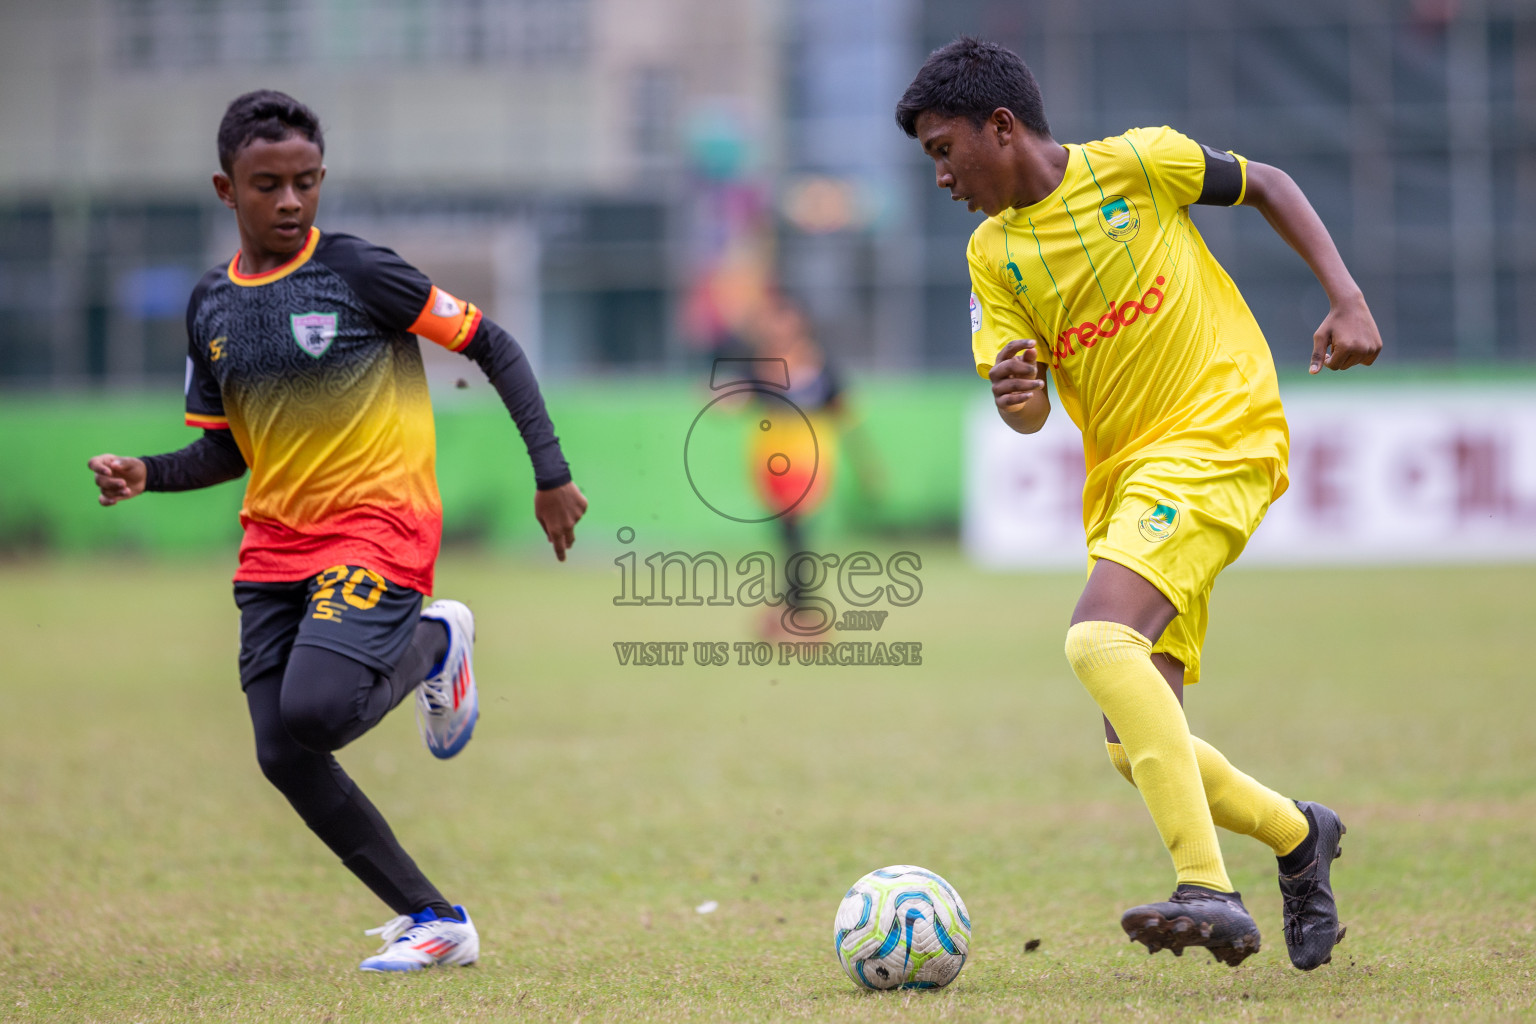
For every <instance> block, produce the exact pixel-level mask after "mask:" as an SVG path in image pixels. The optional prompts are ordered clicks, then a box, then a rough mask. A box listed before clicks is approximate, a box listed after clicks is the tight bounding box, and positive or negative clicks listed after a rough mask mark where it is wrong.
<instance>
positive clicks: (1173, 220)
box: [966, 127, 1290, 529]
mask: <svg viewBox="0 0 1536 1024" xmlns="http://www.w3.org/2000/svg"><path fill="white" fill-rule="evenodd" d="M1066 149H1067V153H1068V158H1067V169H1066V174H1065V176H1064V177H1063V178H1062V181H1061V184H1060V185H1058V186H1057V187H1056V189H1055V191H1053V192H1052V193H1051V194H1050V195H1048V196H1046V197H1045V198H1044V199H1041V200H1040V201H1039V202H1037V203H1034V204H1032V205H1030V206H1025V207H1017V208H1013V209H1009V210H1005V211H1004V212H1003V213H1001V214H999V215H998V216H996V217H989V218H988V219H987V220H986V221H984V222H983V223H982V224H981V225H980V226H979V227H977V229H976V230H975V232H973V233H972V235H971V241H970V245H969V246H968V247H967V250H966V258H967V260H968V262H969V264H970V272H971V289H972V291H971V348H972V351H973V353H974V355H975V359H976V372H977V373H979V374H981V375H982V376H983V377H985V376H986V375H987V371H988V370H990V369H991V368H992V365H993V363H995V362H996V361H997V354H998V352H999V350H1000V349H1002V347H1003V346H1004V345H1006V344H1007V343H1008V342H1010V341H1015V340H1019V339H1034V340H1035V341H1036V343H1037V345H1036V351H1037V352H1038V357H1039V360H1040V363H1041V365H1042V366H1047V365H1048V366H1049V368H1050V372H1049V376H1050V377H1054V378H1055V390H1056V394H1057V396H1058V398H1059V400H1060V404H1061V406H1062V407H1063V408H1064V409H1065V410H1066V412H1067V415H1068V416H1070V417H1071V418H1072V422H1073V423H1075V424H1076V425H1077V427H1078V429H1079V430H1081V431H1082V432H1083V457H1084V461H1085V464H1086V468H1087V482H1086V483H1085V484H1084V486H1083V523H1084V525H1085V527H1088V528H1090V529H1091V527H1092V526H1093V525H1094V524H1095V523H1098V522H1099V521H1101V520H1102V519H1103V517H1104V516H1105V515H1107V514H1108V512H1109V509H1108V502H1109V496H1110V494H1111V493H1112V492H1113V482H1114V479H1115V478H1116V476H1117V474H1118V471H1119V469H1120V468H1122V467H1124V466H1126V465H1127V464H1129V463H1130V462H1131V461H1132V460H1134V459H1138V458H1143V457H1146V456H1149V455H1180V456H1196V457H1199V458H1205V459H1211V460H1213V461H1224V460H1237V459H1245V460H1246V459H1267V460H1273V465H1274V477H1275V490H1274V495H1273V497H1279V496H1280V494H1281V493H1282V492H1283V491H1284V490H1285V488H1286V485H1287V479H1286V473H1285V463H1286V456H1287V453H1288V449H1289V445H1290V435H1289V432H1288V430H1287V428H1286V425H1285V414H1284V412H1283V410H1282V409H1281V406H1280V389H1279V386H1278V383H1277V381H1276V379H1275V364H1274V360H1273V358H1272V357H1271V356H1270V352H1269V346H1268V344H1267V343H1266V342H1265V340H1264V335H1263V332H1262V331H1260V330H1259V325H1258V322H1257V321H1256V320H1254V318H1253V313H1252V312H1250V311H1249V309H1248V304H1247V303H1246V302H1244V301H1243V297H1242V295H1241V294H1239V292H1238V290H1237V286H1236V285H1235V284H1233V283H1232V279H1231V278H1230V277H1229V276H1227V272H1226V271H1225V270H1223V269H1222V267H1221V264H1219V263H1218V262H1216V258H1215V257H1214V256H1212V255H1211V252H1210V250H1209V249H1207V248H1206V245H1205V241H1204V239H1202V238H1201V237H1200V232H1199V231H1197V230H1196V229H1195V225H1194V223H1193V222H1192V221H1191V220H1190V216H1189V206H1190V204H1191V203H1194V202H1196V201H1197V200H1200V199H1202V198H1204V200H1205V201H1207V202H1210V201H1211V200H1212V194H1211V193H1210V192H1209V191H1207V177H1208V175H1209V176H1212V177H1214V175H1215V174H1216V173H1217V172H1219V173H1220V174H1222V175H1224V176H1226V177H1225V180H1226V181H1228V182H1229V183H1230V188H1229V189H1228V190H1226V191H1224V192H1223V193H1222V194H1221V195H1220V196H1219V197H1217V198H1219V200H1220V201H1221V202H1223V203H1225V204H1236V203H1238V202H1241V201H1242V196H1243V193H1244V192H1245V191H1246V188H1247V180H1248V179H1247V161H1246V160H1245V159H1243V158H1242V157H1240V156H1237V155H1235V154H1232V153H1218V152H1217V151H1215V150H1211V149H1208V148H1206V147H1203V146H1201V145H1200V144H1199V143H1197V142H1195V141H1194V140H1193V139H1191V138H1189V137H1188V136H1185V135H1181V134H1180V133H1178V132H1176V131H1174V130H1173V129H1171V128H1167V127H1163V128H1135V129H1132V130H1131V131H1128V132H1126V133H1125V134H1124V135H1121V136H1118V137H1116V138H1110V139H1103V140H1100V141H1098V142H1090V143H1087V144H1085V145H1068V146H1067V147H1066ZM1208 168H1211V170H1210V171H1208Z"/></svg>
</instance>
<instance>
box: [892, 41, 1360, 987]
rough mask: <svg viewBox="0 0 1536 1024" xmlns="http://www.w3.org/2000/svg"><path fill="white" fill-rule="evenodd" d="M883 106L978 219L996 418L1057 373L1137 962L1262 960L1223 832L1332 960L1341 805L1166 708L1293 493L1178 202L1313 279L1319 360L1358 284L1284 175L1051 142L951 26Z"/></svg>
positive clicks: (1044, 126)
mask: <svg viewBox="0 0 1536 1024" xmlns="http://www.w3.org/2000/svg"><path fill="white" fill-rule="evenodd" d="M896 120H897V123H898V124H899V125H900V126H901V128H902V129H903V130H904V131H905V132H906V133H907V134H908V135H909V136H911V137H912V138H915V139H917V140H918V141H919V142H920V143H921V144H922V147H923V151H924V152H925V153H927V154H928V156H929V157H930V158H931V159H932V160H933V163H934V168H935V175H936V183H937V184H938V186H939V187H940V188H942V189H945V190H947V191H948V192H949V193H950V195H951V197H952V198H953V199H955V200H957V201H960V202H964V203H965V204H966V207H967V209H969V210H972V211H978V210H979V211H981V212H983V213H985V214H986V216H987V219H986V220H985V221H983V222H982V224H981V225H979V226H978V227H977V228H976V229H975V231H974V233H973V234H972V236H971V241H970V246H969V248H968V250H967V259H968V262H969V265H970V275H971V287H972V295H971V347H972V351H973V355H974V359H975V366H976V371H977V373H979V374H980V375H981V376H982V377H984V378H987V379H989V380H990V381H991V385H992V393H993V398H994V402H995V403H996V406H997V410H998V413H999V415H1001V417H1002V419H1003V422H1004V423H1006V424H1008V426H1009V427H1011V428H1012V429H1013V430H1015V431H1018V432H1019V433H1024V434H1029V433H1034V432H1035V431H1037V430H1039V429H1040V428H1041V427H1042V426H1043V425H1044V423H1045V420H1046V416H1047V415H1048V414H1049V413H1050V411H1051V402H1050V399H1049V398H1048V397H1047V392H1046V380H1047V377H1048V376H1049V377H1054V379H1055V382H1056V392H1057V398H1058V400H1059V401H1060V403H1061V405H1062V406H1063V407H1064V408H1065V409H1066V412H1067V414H1068V415H1069V416H1070V417H1071V419H1072V421H1073V423H1074V424H1076V425H1077V426H1078V427H1079V429H1081V430H1082V432H1083V442H1084V449H1085V459H1086V463H1087V471H1088V472H1087V482H1086V484H1085V486H1084V489H1083V521H1084V524H1085V526H1086V532H1087V540H1088V552H1089V560H1090V570H1089V577H1088V584H1087V587H1086V588H1085V589H1084V591H1083V594H1082V598H1081V600H1080V601H1079V602H1078V605H1077V608H1076V610H1075V611H1074V612H1073V615H1072V624H1071V627H1070V629H1069V630H1068V632H1067V642H1066V652H1067V657H1068V660H1069V661H1070V663H1071V666H1072V669H1073V672H1074V673H1075V674H1076V675H1077V677H1078V679H1079V680H1080V681H1081V682H1082V684H1083V686H1084V687H1085V688H1086V689H1087V690H1088V692H1089V694H1090V695H1091V696H1092V697H1093V699H1094V701H1095V703H1097V704H1098V706H1099V708H1100V710H1101V711H1102V712H1103V713H1104V722H1105V738H1106V743H1107V747H1108V751H1109V755H1110V760H1111V761H1112V762H1113V763H1114V765H1115V767H1116V768H1117V769H1118V770H1119V771H1120V773H1121V774H1122V775H1124V776H1125V778H1126V780H1127V781H1128V782H1130V783H1131V784H1132V785H1134V786H1136V788H1137V789H1138V790H1139V791H1140V792H1141V795H1142V798H1143V800H1144V801H1145V802H1146V805H1147V809H1148V810H1149V811H1150V812H1151V815H1152V819H1153V821H1154V823H1155V824H1156V826H1157V829H1158V832H1159V833H1160V835H1161V837H1162V839H1163V843H1164V845H1165V846H1166V847H1167V849H1168V851H1169V854H1170V855H1171V857H1172V859H1173V862H1174V867H1175V870H1176V872H1177V883H1176V888H1175V891H1174V893H1173V895H1172V896H1171V897H1170V898H1169V899H1168V900H1166V901H1164V902H1160V903H1151V904H1145V905H1142V906H1138V907H1133V908H1131V909H1130V910H1127V911H1126V912H1125V914H1124V915H1123V916H1122V918H1121V925H1122V927H1123V928H1124V929H1125V931H1126V933H1127V934H1128V935H1129V936H1130V937H1131V938H1132V939H1133V940H1134V941H1138V942H1141V943H1143V944H1144V945H1146V947H1147V950H1148V952H1153V953H1155V952H1157V951H1158V950H1160V949H1171V950H1173V951H1174V953H1176V954H1178V953H1182V951H1183V950H1184V948H1185V947H1187V946H1192V945H1193V946H1204V947H1206V948H1207V949H1209V950H1210V951H1211V953H1212V955H1213V956H1214V957H1216V958H1217V959H1218V960H1221V961H1222V962H1223V963H1227V964H1229V965H1233V966H1235V965H1237V964H1238V963H1241V962H1242V961H1243V960H1244V959H1246V958H1247V957H1248V956H1251V955H1252V954H1253V953H1255V952H1257V951H1258V949H1259V930H1258V926H1257V925H1256V924H1255V923H1254V921H1253V918H1252V916H1251V915H1250V914H1249V913H1248V911H1247V909H1246V908H1245V907H1244V906H1243V903H1242V898H1241V896H1240V895H1239V894H1238V893H1237V892H1236V891H1234V889H1233V886H1232V883H1231V881H1230V879H1229V878H1228V876H1227V871H1226V866H1225V864H1224V862H1223V859H1222V854H1221V847H1220V845H1219V842H1218V840H1217V837H1216V826H1217V825H1220V826H1222V827H1224V828H1227V829H1230V830H1232V831H1234V832H1238V833H1241V834H1243V835H1249V836H1253V837H1254V838H1256V839H1258V840H1259V841H1260V842H1263V843H1264V844H1265V845H1267V846H1268V847H1269V848H1270V849H1271V850H1273V851H1274V853H1275V855H1276V857H1277V858H1278V870H1279V883H1280V891H1281V895H1282V897H1283V917H1284V925H1285V939H1286V946H1287V949H1288V950H1289V952H1290V957H1291V962H1292V963H1293V964H1295V966H1297V967H1299V968H1301V969H1303V970H1311V969H1313V968H1315V967H1318V966H1320V965H1321V964H1324V963H1327V962H1328V961H1329V960H1330V959H1331V958H1332V954H1333V947H1334V945H1335V944H1336V943H1337V942H1338V941H1339V940H1341V939H1342V938H1343V937H1344V929H1343V927H1341V926H1340V925H1339V920H1338V909H1337V906H1336V904H1335V901H1334V896H1333V890H1332V883H1331V878H1330V866H1331V864H1332V861H1333V859H1334V858H1335V857H1337V856H1338V855H1339V853H1340V850H1341V848H1340V846H1339V839H1340V837H1341V836H1342V835H1343V833H1344V826H1343V824H1342V822H1341V821H1340V819H1339V816H1338V815H1337V814H1336V813H1334V812H1333V811H1332V810H1331V809H1329V808H1327V807H1325V806H1323V805H1322V804H1318V803H1298V802H1296V801H1292V800H1290V799H1287V798H1286V797H1284V796H1282V795H1281V794H1279V793H1277V792H1275V791H1274V790H1272V789H1269V788H1268V787H1266V786H1263V785H1261V784H1260V783H1259V782H1257V781H1255V780H1254V779H1252V778H1250V777H1249V776H1247V775H1245V774H1243V773H1242V772H1240V771H1238V770H1237V769H1236V768H1234V767H1233V766H1232V765H1231V764H1230V763H1229V762H1228V761H1227V760H1226V758H1225V757H1223V756H1222V754H1221V752H1220V751H1218V750H1217V749H1216V748H1215V747H1213V746H1211V745H1210V744H1209V743H1206V742H1205V741H1204V740H1201V739H1200V738H1198V737H1195V736H1192V735H1191V734H1190V731H1189V724H1188V722H1187V720H1186V719H1185V717H1184V712H1183V708H1182V701H1183V694H1184V686H1185V685H1186V684H1193V683H1195V682H1197V681H1198V680H1199V678H1200V649H1201V646H1202V645H1203V643H1204V639H1205V629H1206V610H1207V606H1208V602H1209V599H1210V591H1211V588H1212V586H1213V585H1214V584H1215V580H1216V576H1217V574H1218V573H1219V572H1220V571H1221V570H1222V569H1223V568H1224V567H1225V566H1227V565H1229V564H1230V563H1231V562H1233V561H1234V560H1235V559H1236V558H1237V557H1238V555H1239V554H1240V553H1241V552H1242V550H1243V547H1244V546H1245V545H1246V543H1247V541H1248V538H1249V537H1250V536H1251V535H1252V533H1253V531H1254V530H1255V529H1256V528H1257V527H1258V525H1259V522H1260V521H1261V520H1262V519H1263V517H1264V513H1265V512H1266V511H1267V509H1268V507H1269V504H1270V502H1271V501H1273V500H1274V499H1275V498H1278V497H1279V496H1280V495H1281V494H1282V493H1283V492H1284V491H1285V488H1286V456H1287V451H1288V447H1289V432H1288V429H1287V427H1286V423H1285V416H1284V412H1283V411H1282V409H1281V406H1280V389H1279V385H1278V382H1277V380H1276V376H1275V367H1274V360H1273V358H1272V357H1271V355H1270V352H1269V347H1268V345H1267V343H1266V342H1265V340H1264V336H1263V333H1262V332H1261V331H1260V330H1259V326H1258V323H1257V322H1256V321H1255V320H1254V318H1253V314H1252V313H1251V312H1249V310H1248V306H1247V304H1246V303H1245V302H1244V301H1243V297H1242V295H1241V294H1240V293H1239V292H1238V290H1237V287H1236V285H1235V284H1233V282H1232V279H1231V278H1230V277H1229V276H1228V275H1227V273H1226V271H1225V270H1223V269H1222V267H1221V265H1220V264H1219V263H1217V261H1216V259H1215V257H1214V256H1212V255H1211V252H1210V250H1209V249H1207V248H1206V245H1205V243H1204V241H1203V240H1202V239H1201V237H1200V233H1199V232H1198V231H1197V230H1196V229H1195V227H1194V225H1193V223H1192V222H1191V221H1190V217H1189V207H1190V206H1191V205H1192V204H1206V205H1214V206H1235V205H1240V204H1241V205H1246V206H1251V207H1254V208H1255V209H1257V210H1259V211H1260V212H1261V213H1263V214H1264V216H1265V218H1266V219H1267V220H1268V221H1269V223H1270V225H1271V226H1272V227H1274V229H1275V231H1276V232H1277V233H1278V234H1279V235H1280V237H1282V238H1283V239H1285V241H1286V242H1287V243H1289V244H1290V245H1291V247H1292V248H1293V249H1295V250H1296V251H1297V253H1298V254H1300V255H1301V257H1302V258H1303V259H1304V260H1305V261H1306V263H1307V265H1308V266H1309V267H1310V268H1311V269H1312V271H1313V273H1314V274H1316V276H1317V278H1318V281H1319V282H1320V283H1321V284H1322V286H1323V290H1324V291H1325V292H1326V293H1327V295H1328V299H1329V302H1330V305H1331V308H1330V310H1329V312H1328V316H1327V318H1326V319H1325V320H1324V321H1323V323H1322V325H1321V326H1320V327H1319V328H1318V330H1317V332H1316V334H1315V335H1314V337H1313V346H1312V358H1311V367H1310V368H1311V372H1313V373H1317V372H1318V371H1319V370H1321V369H1322V368H1324V367H1327V368H1329V369H1332V370H1344V369H1347V368H1349V367H1351V366H1355V365H1357V364H1365V365H1369V364H1370V363H1372V362H1373V361H1374V360H1375V359H1376V355H1377V353H1378V352H1379V351H1380V348H1381V337H1380V335H1379V333H1378V331H1377V329H1376V324H1375V321H1374V319H1373V318H1372V316H1371V312H1370V310H1369V308H1367V306H1366V303H1365V299H1364V296H1363V295H1362V294H1361V292H1360V289H1359V287H1358V286H1357V285H1356V284H1355V282H1354V280H1353V278H1352V277H1351V276H1350V274H1349V271H1348V270H1347V269H1346V268H1345V266H1344V262H1343V260H1342V259H1341V258H1340V256H1339V253H1338V250H1337V248H1336V247H1335V246H1334V244H1333V240H1332V239H1331V238H1330V237H1329V235H1328V231H1327V229H1326V228H1325V227H1324V226H1323V224H1322V221H1321V220H1320V219H1319V218H1318V216H1317V214H1316V213H1315V212H1314V211H1313V209H1312V206H1311V204H1310V203H1308V201H1307V199H1306V197H1305V196H1304V195H1303V194H1302V192H1301V190H1300V189H1299V188H1298V187H1297V186H1296V184H1295V182H1293V181H1292V180H1291V178H1290V177H1289V176H1288V175H1286V174H1285V173H1284V172H1282V171H1280V170H1277V169H1276V168H1274V167H1270V166H1268V165H1266V164H1261V163H1258V162H1254V161H1248V160H1246V159H1244V158H1243V157H1241V156H1238V155H1236V154H1234V153H1231V152H1224V151H1221V150H1217V149H1213V148H1211V147H1210V146H1202V145H1201V144H1199V143H1197V142H1195V141H1194V140H1192V139H1190V138H1188V137H1186V136H1184V135H1181V134H1180V133H1178V132H1176V131H1174V130H1173V129H1171V128H1167V127H1164V128H1151V129H1149V128H1135V129H1132V130H1131V131H1128V132H1126V133H1125V134H1124V135H1121V136H1118V137H1115V138H1110V139H1104V140H1101V141H1099V142H1091V143H1087V144H1084V145H1066V146H1063V145H1062V144H1060V143H1058V142H1057V141H1056V140H1055V139H1054V138H1052V137H1051V132H1050V126H1049V124H1048V123H1047V121H1046V118H1045V113H1044V109H1043V105H1042V102H1041V98H1040V90H1039V87H1038V86H1037V84H1036V83H1035V79H1034V76H1033V75H1032V74H1031V73H1030V71H1029V68H1028V67H1027V66H1025V64H1024V62H1023V61H1022V60H1021V59H1019V57H1018V56H1017V55H1016V54H1014V53H1012V52H1011V51H1009V50H1006V49H1004V48H1003V47H1000V46H997V45H995V44H991V43H986V42H983V41H981V40H977V39H972V38H962V39H958V40H956V41H955V42H953V43H950V44H949V45H947V46H944V47H942V48H940V49H938V50H936V51H934V52H933V53H932V54H930V55H929V57H928V59H927V61H926V62H925V63H924V64H923V66H922V68H921V69H920V70H919V71H918V73H917V76H916V77H915V78H914V79H913V81H912V84H911V85H910V86H908V88H907V91H906V93H905V94H904V95H903V96H902V98H901V100H900V102H899V103H898V104H897V107H896Z"/></svg>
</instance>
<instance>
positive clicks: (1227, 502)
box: [1088, 455, 1279, 685]
mask: <svg viewBox="0 0 1536 1024" xmlns="http://www.w3.org/2000/svg"><path fill="white" fill-rule="evenodd" d="M1278 468H1279V467H1278V466H1276V465H1275V464H1274V462H1273V460H1270V459H1261V460H1250V461H1242V462H1212V461H1210V460H1208V459H1199V458H1191V457H1187V456H1180V455H1163V456H1151V457H1148V458H1144V459H1137V460H1136V461H1134V462H1131V463H1129V464H1128V465H1127V466H1126V467H1125V468H1124V469H1123V470H1122V471H1121V472H1120V473H1119V474H1118V477H1117V479H1115V481H1114V482H1113V484H1112V487H1113V496H1112V498H1111V500H1110V504H1109V513H1108V515H1106V516H1105V517H1104V518H1103V519H1101V520H1100V521H1099V522H1097V523H1095V524H1094V525H1093V527H1092V528H1091V529H1090V530H1089V531H1088V571H1089V572H1090V573H1091V572H1092V571H1093V565H1094V563H1095V562H1097V561H1098V560H1099V559H1101V558H1107V559H1109V560H1110V561H1111V562H1118V563H1119V564H1120V565H1123V566H1125V567H1126V568H1127V569H1130V570H1132V571H1134V572H1136V573H1138V574H1139V575H1141V576H1142V577H1143V578H1145V579H1146V580H1147V581H1149V582H1150V583H1151V584H1152V585H1153V586H1155V587H1157V589H1158V590H1160V591H1162V592H1163V595H1164V596H1165V597H1167V598H1168V600H1169V601H1171V602H1173V606H1174V608H1176V609H1177V610H1178V615H1177V616H1175V618H1174V620H1173V621H1172V622H1171V623H1169V624H1168V628H1167V629H1166V630H1164V631H1163V635H1162V636H1161V637H1160V638H1158V641H1157V643H1156V644H1154V645H1153V646H1152V650H1153V652H1154V653H1155V652H1158V651H1162V652H1165V653H1167V654H1168V655H1170V656H1171V657H1174V658H1177V659H1179V660H1180V661H1182V662H1183V663H1184V683H1185V685H1189V684H1191V683H1198V682H1199V681H1200V648H1201V647H1202V646H1203V645H1204V644H1205V626H1206V613H1207V608H1208V605H1209V603H1210V597H1211V588H1212V587H1213V586H1215V585H1216V574H1217V573H1219V572H1221V570H1223V569H1225V568H1226V567H1227V566H1229V565H1231V564H1232V563H1233V562H1235V561H1237V556H1238V555H1240V554H1242V553H1243V548H1244V547H1246V546H1247V544H1248V538H1249V537H1251V536H1253V531H1254V530H1256V529H1258V526H1259V523H1260V522H1261V521H1262V520H1263V518H1264V513H1265V512H1267V511H1268V510H1269V502H1270V499H1271V497H1272V495H1273V494H1274V490H1275V477H1276V473H1277V471H1278Z"/></svg>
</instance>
